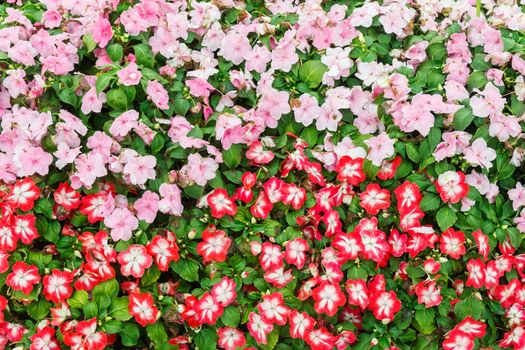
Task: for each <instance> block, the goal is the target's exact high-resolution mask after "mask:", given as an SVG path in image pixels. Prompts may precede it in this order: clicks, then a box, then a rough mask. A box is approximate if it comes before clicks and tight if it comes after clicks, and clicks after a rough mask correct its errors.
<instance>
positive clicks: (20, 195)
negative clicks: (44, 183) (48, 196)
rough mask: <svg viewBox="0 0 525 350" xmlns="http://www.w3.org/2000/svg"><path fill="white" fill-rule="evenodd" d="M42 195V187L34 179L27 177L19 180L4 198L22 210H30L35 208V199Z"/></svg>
mask: <svg viewBox="0 0 525 350" xmlns="http://www.w3.org/2000/svg"><path fill="white" fill-rule="evenodd" d="M39 197H40V188H38V186H37V185H35V183H34V181H33V179H31V178H30V177H27V178H25V179H21V180H18V181H17V182H16V183H15V184H14V185H13V187H12V188H11V191H10V192H9V194H7V195H6V196H5V197H4V200H5V201H7V202H8V203H9V204H11V205H12V206H13V207H15V208H18V209H20V210H22V211H29V210H31V209H33V206H34V205H35V201H36V200H37V199H38V198H39Z"/></svg>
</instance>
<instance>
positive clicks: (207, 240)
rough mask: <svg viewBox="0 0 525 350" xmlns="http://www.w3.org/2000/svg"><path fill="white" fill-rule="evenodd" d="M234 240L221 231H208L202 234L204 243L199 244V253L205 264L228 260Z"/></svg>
mask: <svg viewBox="0 0 525 350" xmlns="http://www.w3.org/2000/svg"><path fill="white" fill-rule="evenodd" d="M231 242H232V240H231V239H230V238H229V237H227V236H226V232H224V231H221V230H210V229H206V230H204V231H203V232H202V242H199V244H197V253H198V254H199V255H200V256H202V260H203V262H204V263H207V262H210V261H216V262H221V261H224V260H226V255H227V254H228V249H230V245H231Z"/></svg>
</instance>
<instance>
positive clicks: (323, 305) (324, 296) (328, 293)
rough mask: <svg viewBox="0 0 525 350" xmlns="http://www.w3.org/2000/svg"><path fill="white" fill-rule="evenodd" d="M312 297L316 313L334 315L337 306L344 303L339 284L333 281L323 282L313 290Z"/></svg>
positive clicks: (337, 308)
mask: <svg viewBox="0 0 525 350" xmlns="http://www.w3.org/2000/svg"><path fill="white" fill-rule="evenodd" d="M312 297H313V298H314V300H315V304H314V308H315V311H316V312H318V313H325V314H327V315H328V316H334V315H335V314H336V313H337V311H338V310H339V307H341V306H343V305H345V303H346V297H345V295H344V293H343V292H342V291H341V288H340V287H339V285H337V284H335V283H324V284H322V285H320V286H319V287H317V288H315V289H314V290H313V294H312Z"/></svg>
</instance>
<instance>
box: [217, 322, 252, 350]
mask: <svg viewBox="0 0 525 350" xmlns="http://www.w3.org/2000/svg"><path fill="white" fill-rule="evenodd" d="M217 335H218V337H219V340H218V342H217V343H218V345H219V346H220V347H221V348H222V349H224V350H236V349H238V348H242V347H243V346H244V344H246V338H245V337H244V333H243V332H241V331H240V330H238V329H237V328H231V327H221V328H219V329H218V330H217Z"/></svg>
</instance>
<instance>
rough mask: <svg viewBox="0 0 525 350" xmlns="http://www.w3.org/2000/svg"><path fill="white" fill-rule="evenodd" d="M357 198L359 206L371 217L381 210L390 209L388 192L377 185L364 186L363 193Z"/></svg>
mask: <svg viewBox="0 0 525 350" xmlns="http://www.w3.org/2000/svg"><path fill="white" fill-rule="evenodd" d="M359 197H360V198H361V202H360V203H359V205H360V206H361V207H362V208H363V209H365V210H366V212H367V213H368V214H371V215H376V214H377V213H379V211H380V210H381V209H387V208H388V207H390V192H388V190H384V189H382V188H381V187H380V186H379V185H377V184H370V185H368V186H366V190H365V192H362V193H361V194H360V195H359Z"/></svg>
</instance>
